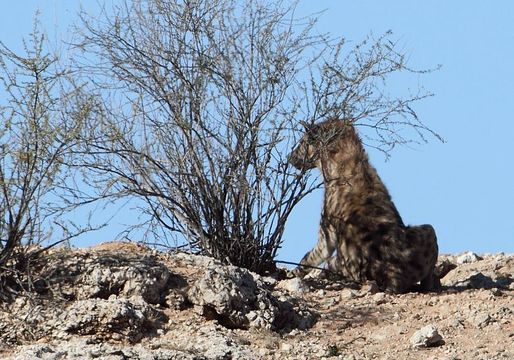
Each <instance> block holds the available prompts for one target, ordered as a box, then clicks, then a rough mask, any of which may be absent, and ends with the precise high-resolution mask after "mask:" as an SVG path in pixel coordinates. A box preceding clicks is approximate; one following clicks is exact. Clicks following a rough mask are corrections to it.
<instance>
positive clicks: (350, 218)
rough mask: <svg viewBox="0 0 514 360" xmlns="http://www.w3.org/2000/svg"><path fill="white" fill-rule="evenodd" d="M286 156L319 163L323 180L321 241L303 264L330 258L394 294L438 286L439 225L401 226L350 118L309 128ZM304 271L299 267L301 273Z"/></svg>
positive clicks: (304, 164)
mask: <svg viewBox="0 0 514 360" xmlns="http://www.w3.org/2000/svg"><path fill="white" fill-rule="evenodd" d="M289 162H290V163H291V164H292V165H293V166H295V167H297V168H299V169H303V170H308V169H312V168H314V167H317V168H319V169H320V170H321V173H322V175H323V180H324V186H325V195H324V201H323V210H322V214H321V223H320V227H319V236H318V242H317V244H316V246H315V247H314V249H312V250H311V251H309V252H308V253H307V254H306V255H305V256H304V257H303V259H302V260H301V264H302V265H309V266H319V265H320V264H321V263H323V262H326V263H327V267H328V268H329V269H331V270H332V271H336V272H338V273H340V274H342V275H343V276H345V277H347V278H349V279H351V280H354V281H357V282H364V281H366V280H374V281H376V283H377V284H378V286H379V288H381V289H382V290H387V291H390V292H397V293H401V292H406V291H409V290H411V289H413V288H414V287H415V286H416V284H417V283H418V282H420V287H421V289H422V290H424V291H428V290H435V289H437V288H438V287H439V278H438V277H436V276H435V275H434V266H435V263H436V261H437V255H438V247H437V239H436V234H435V231H434V228H433V227H432V226H431V225H421V226H405V225H404V223H403V221H402V219H401V217H400V214H399V213H398V210H397V209H396V207H395V205H394V204H393V201H392V200H391V196H390V195H389V192H388V191H387V189H386V187H385V185H384V183H383V182H382V180H381V179H380V177H379V176H378V174H377V171H376V170H375V168H373V167H372V166H371V165H370V163H369V159H368V156H367V154H366V152H365V150H364V147H363V145H362V142H361V140H360V138H359V136H358V135H357V132H356V131H355V128H354V127H353V125H352V124H351V122H349V121H343V120H328V121H325V122H323V123H320V124H316V125H313V126H311V127H309V128H308V129H307V132H306V134H305V135H304V137H303V138H302V139H301V141H300V142H299V144H298V146H297V147H296V149H295V150H294V151H293V152H292V153H291V154H290V156H289ZM334 252H336V255H335V256H334V257H332V254H333V253H334ZM306 271H307V269H306V268H305V267H301V266H300V267H298V268H297V269H295V273H296V274H297V275H300V276H303V275H305V272H306Z"/></svg>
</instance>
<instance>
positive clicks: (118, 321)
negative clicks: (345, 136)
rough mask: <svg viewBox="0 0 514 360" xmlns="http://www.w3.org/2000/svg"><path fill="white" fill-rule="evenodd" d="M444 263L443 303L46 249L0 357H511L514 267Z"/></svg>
mask: <svg viewBox="0 0 514 360" xmlns="http://www.w3.org/2000/svg"><path fill="white" fill-rule="evenodd" d="M440 262H441V264H443V263H444V264H445V265H444V266H441V269H443V268H444V269H445V270H444V271H443V270H442V271H441V273H444V274H445V276H444V277H443V278H442V284H443V289H442V291H441V292H440V293H428V294H419V293H407V294H388V293H382V292H380V291H379V290H377V288H376V286H374V285H375V284H373V283H367V284H362V285H361V286H356V285H355V284H350V283H345V282H343V281H335V280H329V279H325V278H324V277H323V276H321V277H316V276H309V277H307V278H305V279H303V280H300V279H296V278H289V279H283V280H280V277H275V278H272V277H264V276H259V275H257V274H254V273H251V272H250V271H248V270H245V269H241V268H238V267H235V266H225V265H222V264H221V263H219V262H218V261H216V260H213V259H211V258H208V257H202V256H194V255H189V254H184V253H176V254H164V253H159V252H156V251H154V250H151V249H148V248H146V247H144V246H141V245H137V244H134V243H106V244H102V245H99V246H97V247H94V248H91V249H78V250H70V249H53V250H51V251H50V253H48V254H47V256H46V257H45V258H44V259H43V261H41V262H35V263H34V264H33V269H32V270H33V274H34V275H35V276H36V277H37V279H36V280H37V281H35V282H34V283H33V287H32V290H31V291H30V292H24V293H20V294H19V296H17V297H14V298H12V299H10V300H0V359H9V360H14V359H19V360H22V359H23V360H25V359H27V360H28V359H31V360H32V359H35V360H37V359H48V360H57V359H59V360H62V359H106V360H118V359H152V360H164V359H280V360H284V359H346V360H349V359H354V360H358V359H373V358H376V359H395V360H397V359H416V358H426V359H427V360H428V359H434V360H435V359H447V360H450V359H469V358H472V359H477V360H480V359H514V256H513V255H507V254H485V255H483V254H480V255H477V254H473V253H470V252H468V253H466V254H463V255H460V256H458V255H455V256H449V255H448V256H441V258H440Z"/></svg>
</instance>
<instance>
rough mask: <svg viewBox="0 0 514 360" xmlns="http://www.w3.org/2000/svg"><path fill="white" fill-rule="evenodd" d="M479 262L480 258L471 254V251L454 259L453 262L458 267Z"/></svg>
mask: <svg viewBox="0 0 514 360" xmlns="http://www.w3.org/2000/svg"><path fill="white" fill-rule="evenodd" d="M479 260H482V258H481V257H480V256H478V255H477V254H475V253H474V252H471V251H468V252H466V253H464V254H462V255H459V256H457V258H456V259H455V261H456V262H457V264H459V265H462V264H470V263H474V262H477V261H479Z"/></svg>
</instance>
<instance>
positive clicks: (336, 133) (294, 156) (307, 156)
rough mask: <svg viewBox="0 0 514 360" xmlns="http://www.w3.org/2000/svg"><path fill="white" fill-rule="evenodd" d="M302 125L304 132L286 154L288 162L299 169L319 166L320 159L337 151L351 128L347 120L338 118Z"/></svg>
mask: <svg viewBox="0 0 514 360" xmlns="http://www.w3.org/2000/svg"><path fill="white" fill-rule="evenodd" d="M304 126H305V134H304V135H303V137H302V138H301V139H300V142H299V143H298V145H297V146H296V148H295V149H294V150H293V151H292V152H291V154H289V156H288V161H289V163H290V164H291V165H293V166H294V167H295V168H297V169H300V170H309V169H313V168H315V167H321V159H322V158H323V157H325V156H330V155H331V154H332V155H333V154H335V153H337V152H338V151H339V148H340V146H339V144H340V143H341V140H342V139H344V138H345V137H346V136H345V135H346V134H348V132H349V130H353V127H352V126H351V124H350V122H349V121H346V120H339V119H336V120H327V121H324V122H322V123H318V124H312V125H304Z"/></svg>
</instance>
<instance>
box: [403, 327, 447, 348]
mask: <svg viewBox="0 0 514 360" xmlns="http://www.w3.org/2000/svg"><path fill="white" fill-rule="evenodd" d="M442 340H443V337H442V336H441V335H440V334H439V331H438V330H437V328H436V327H435V326H434V325H427V326H425V327H423V328H421V329H420V330H418V331H416V332H415V333H414V335H412V337H411V338H410V343H411V345H412V347H415V348H420V347H431V346H438V345H441V343H442Z"/></svg>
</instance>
